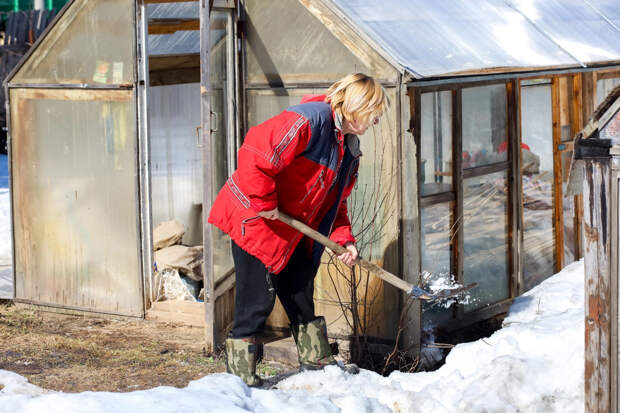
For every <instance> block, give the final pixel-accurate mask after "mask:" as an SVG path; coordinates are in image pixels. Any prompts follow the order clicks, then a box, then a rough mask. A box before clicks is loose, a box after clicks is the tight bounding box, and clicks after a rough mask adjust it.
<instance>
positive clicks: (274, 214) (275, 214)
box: [258, 208, 280, 219]
mask: <svg viewBox="0 0 620 413" xmlns="http://www.w3.org/2000/svg"><path fill="white" fill-rule="evenodd" d="M258 216H259V217H262V218H265V219H278V218H280V212H279V211H278V208H275V209H272V210H271V211H261V212H259V213H258Z"/></svg>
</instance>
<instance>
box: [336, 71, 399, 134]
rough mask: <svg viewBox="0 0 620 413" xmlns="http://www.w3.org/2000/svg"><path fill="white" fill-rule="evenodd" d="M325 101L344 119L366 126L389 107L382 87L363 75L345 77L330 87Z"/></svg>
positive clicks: (356, 74) (355, 74)
mask: <svg viewBox="0 0 620 413" xmlns="http://www.w3.org/2000/svg"><path fill="white" fill-rule="evenodd" d="M325 101H326V102H328V103H329V104H330V105H331V107H332V110H333V111H334V112H336V113H337V114H338V115H340V116H342V117H343V118H344V119H347V120H352V121H355V122H358V121H360V122H363V123H365V124H367V125H368V124H369V123H370V122H371V119H375V118H379V117H380V116H381V115H382V114H383V111H384V110H385V109H387V107H388V106H389V105H390V101H389V99H388V97H387V94H386V93H385V90H384V89H383V87H382V86H381V85H380V84H379V83H378V82H376V81H375V80H374V79H373V78H372V77H370V76H368V75H365V74H363V73H354V74H350V75H347V76H345V77H343V78H342V79H340V80H339V81H337V82H336V83H334V84H333V85H331V86H330V87H329V89H328V90H327V95H326V97H325Z"/></svg>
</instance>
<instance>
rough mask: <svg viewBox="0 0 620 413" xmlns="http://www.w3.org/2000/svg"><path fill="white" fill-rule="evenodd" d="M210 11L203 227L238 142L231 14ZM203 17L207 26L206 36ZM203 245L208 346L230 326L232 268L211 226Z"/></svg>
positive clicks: (226, 245) (205, 38)
mask: <svg viewBox="0 0 620 413" xmlns="http://www.w3.org/2000/svg"><path fill="white" fill-rule="evenodd" d="M205 3H206V2H205ZM215 5H216V7H215V8H214V10H211V11H210V13H208V11H207V10H206V7H208V6H206V5H205V6H203V8H202V9H201V15H200V17H201V37H200V54H201V59H200V61H201V64H202V66H201V76H200V91H201V97H200V105H201V106H200V107H201V142H202V165H203V188H204V192H203V222H204V223H206V222H207V217H208V214H209V211H210V209H211V205H212V204H213V200H214V199H215V197H216V196H217V194H218V192H219V190H220V188H221V187H222V186H223V185H224V184H225V183H226V180H227V179H228V177H229V176H230V175H231V174H232V172H233V171H234V169H235V166H236V154H237V136H238V132H237V121H236V120H237V113H236V110H237V107H238V105H237V103H236V102H237V95H238V93H237V86H236V82H235V79H236V76H235V73H236V70H235V67H236V64H237V56H236V50H237V48H236V47H235V39H234V33H235V26H234V25H235V20H234V9H231V8H228V7H217V6H218V5H220V6H223V4H221V3H218V2H216V4H215ZM207 13H208V14H207ZM207 16H209V26H208V30H205V25H204V22H205V21H206V18H207ZM207 45H208V47H206V46H207ZM205 62H208V66H205ZM203 239H204V241H205V242H204V260H205V271H204V288H205V314H206V326H207V331H206V339H207V344H208V345H217V343H219V342H221V341H222V340H223V338H224V337H225V333H226V331H225V329H226V328H227V327H228V325H229V324H230V323H231V322H232V308H233V306H232V304H233V299H232V297H233V296H234V288H233V287H234V268H233V263H232V256H231V251H230V237H228V235H227V234H224V233H223V232H221V231H220V230H219V229H217V228H215V227H213V226H212V225H203ZM216 303H217V305H216Z"/></svg>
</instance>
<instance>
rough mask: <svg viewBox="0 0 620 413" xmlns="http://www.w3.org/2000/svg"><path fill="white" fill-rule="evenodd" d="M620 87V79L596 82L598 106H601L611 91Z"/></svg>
mask: <svg viewBox="0 0 620 413" xmlns="http://www.w3.org/2000/svg"><path fill="white" fill-rule="evenodd" d="M618 85H620V77H612V78H609V79H601V80H598V81H597V82H596V106H598V105H600V104H601V102H602V101H603V100H605V98H606V97H607V95H609V93H611V90H612V89H613V88H615V87H616V86H618Z"/></svg>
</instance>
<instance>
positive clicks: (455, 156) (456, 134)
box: [450, 89, 465, 318]
mask: <svg viewBox="0 0 620 413" xmlns="http://www.w3.org/2000/svg"><path fill="white" fill-rule="evenodd" d="M462 113H463V91H462V89H458V90H452V147H453V148H454V149H453V150H452V171H453V173H454V175H453V176H452V189H453V191H454V196H455V202H454V210H453V211H452V217H451V218H452V219H451V220H450V228H451V230H450V238H451V239H452V242H451V243H450V248H451V252H452V256H451V258H450V261H451V262H450V266H451V270H452V274H454V277H455V278H456V280H457V281H458V282H460V283H462V282H463V265H464V261H465V254H464V249H463V238H464V235H463V234H464V232H463V219H464V218H463V203H464V200H463V115H462ZM463 313H464V307H463V305H456V306H454V310H453V315H454V316H455V317H457V318H461V317H462V316H463Z"/></svg>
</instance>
